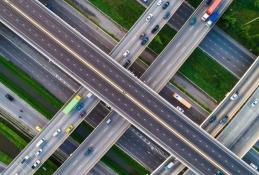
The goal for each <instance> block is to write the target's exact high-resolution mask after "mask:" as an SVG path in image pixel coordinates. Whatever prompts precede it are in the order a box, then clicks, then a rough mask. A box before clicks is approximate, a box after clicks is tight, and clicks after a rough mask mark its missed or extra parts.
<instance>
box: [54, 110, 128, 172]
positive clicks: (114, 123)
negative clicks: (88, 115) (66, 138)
mask: <svg viewBox="0 0 259 175" xmlns="http://www.w3.org/2000/svg"><path fill="white" fill-rule="evenodd" d="M114 113H115V112H114ZM120 118H121V117H120V116H119V115H118V114H111V115H110V116H108V117H106V118H105V120H104V121H103V122H101V123H100V124H99V125H98V126H97V127H96V128H95V130H94V131H93V132H92V133H91V134H90V135H89V136H88V137H87V138H86V139H85V140H84V142H83V143H81V145H80V146H79V147H78V148H77V149H76V150H75V151H74V152H73V155H72V156H70V157H69V158H68V159H67V160H66V161H65V162H64V163H63V164H62V165H61V166H60V168H59V169H58V170H57V171H56V172H55V174H62V175H65V174H68V175H69V174H73V173H74V174H77V175H79V174H88V173H89V171H90V170H91V169H92V168H93V167H94V166H95V164H96V163H97V162H99V160H100V159H101V158H102V156H103V155H104V154H105V153H106V152H107V151H108V150H109V149H110V148H111V146H112V145H113V144H115V142H116V141H117V140H118V138H120V137H121V136H122V134H124V132H125V131H126V130H127V129H128V128H129V126H130V124H129V123H128V121H127V120H120ZM109 119H110V120H111V123H107V121H108V120H109ZM89 148H92V150H91V151H90V152H87V151H88V149H89Z"/></svg>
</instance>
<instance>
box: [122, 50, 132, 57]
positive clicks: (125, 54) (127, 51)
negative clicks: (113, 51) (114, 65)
mask: <svg viewBox="0 0 259 175" xmlns="http://www.w3.org/2000/svg"><path fill="white" fill-rule="evenodd" d="M129 53H130V51H129V50H126V51H125V52H124V53H123V55H122V56H123V57H124V58H126V57H127V56H128V55H129Z"/></svg>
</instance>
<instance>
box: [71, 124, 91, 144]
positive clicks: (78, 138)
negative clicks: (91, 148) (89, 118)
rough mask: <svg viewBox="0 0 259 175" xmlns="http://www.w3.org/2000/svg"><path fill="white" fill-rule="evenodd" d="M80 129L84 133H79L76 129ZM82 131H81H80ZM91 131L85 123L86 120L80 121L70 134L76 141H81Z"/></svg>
mask: <svg viewBox="0 0 259 175" xmlns="http://www.w3.org/2000/svg"><path fill="white" fill-rule="evenodd" d="M79 129H80V131H81V133H84V135H82V134H80V132H79V131H78V130H79ZM82 131H83V132H82ZM92 131H93V128H92V127H91V126H90V125H89V124H87V123H86V122H82V123H81V124H80V125H79V126H78V127H77V128H76V130H75V131H74V132H73V133H72V134H71V137H72V138H73V139H75V140H76V141H77V142H78V143H82V142H83V141H84V139H85V138H86V137H87V136H88V135H89V134H90V133H91V132H92Z"/></svg>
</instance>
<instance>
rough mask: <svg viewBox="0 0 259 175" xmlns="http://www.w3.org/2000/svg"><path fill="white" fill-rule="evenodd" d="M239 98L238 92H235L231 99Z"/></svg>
mask: <svg viewBox="0 0 259 175" xmlns="http://www.w3.org/2000/svg"><path fill="white" fill-rule="evenodd" d="M237 98H238V92H236V93H234V94H233V95H232V96H231V97H230V100H232V101H233V100H236V99H237Z"/></svg>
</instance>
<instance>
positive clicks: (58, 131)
mask: <svg viewBox="0 0 259 175" xmlns="http://www.w3.org/2000/svg"><path fill="white" fill-rule="evenodd" d="M59 133H61V129H60V128H58V129H57V130H56V131H55V132H54V133H53V135H52V136H53V137H56V136H57V135H58V134H59Z"/></svg>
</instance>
